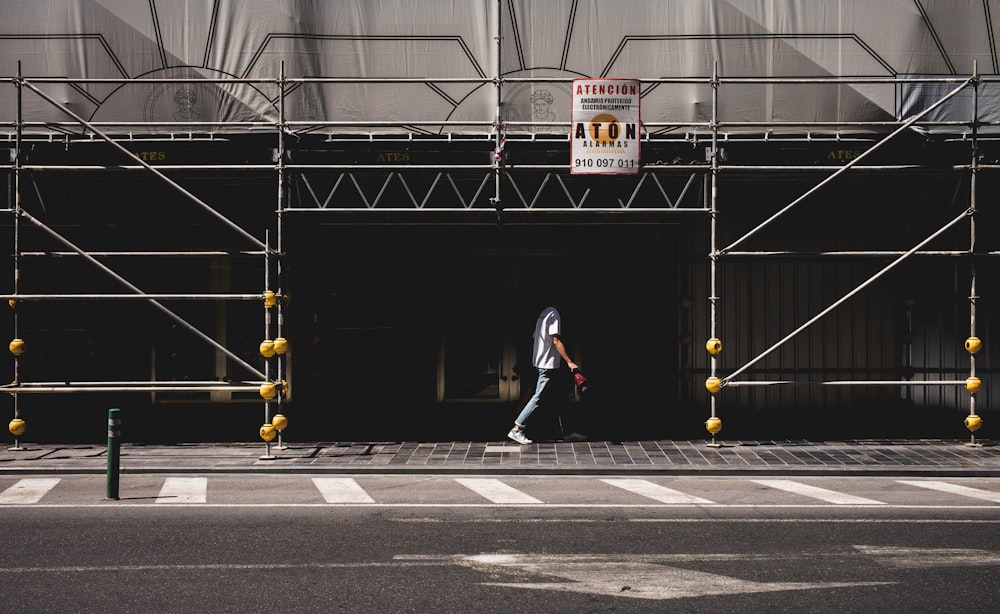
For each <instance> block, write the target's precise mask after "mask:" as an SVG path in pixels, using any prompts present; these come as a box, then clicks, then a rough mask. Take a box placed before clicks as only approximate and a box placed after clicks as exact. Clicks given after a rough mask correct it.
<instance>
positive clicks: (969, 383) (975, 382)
mask: <svg viewBox="0 0 1000 614" xmlns="http://www.w3.org/2000/svg"><path fill="white" fill-rule="evenodd" d="M982 387H983V382H982V381H981V380H980V379H979V378H978V377H969V378H966V380H965V389H966V390H968V391H969V392H979V389H980V388H982Z"/></svg>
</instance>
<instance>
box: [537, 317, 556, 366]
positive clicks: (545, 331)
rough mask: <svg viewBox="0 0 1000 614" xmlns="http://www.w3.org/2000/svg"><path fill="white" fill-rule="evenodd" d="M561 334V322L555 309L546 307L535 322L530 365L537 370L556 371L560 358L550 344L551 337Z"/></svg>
mask: <svg viewBox="0 0 1000 614" xmlns="http://www.w3.org/2000/svg"><path fill="white" fill-rule="evenodd" d="M560 334H562V321H561V318H560V317H559V312H558V311H556V308H555V307H546V308H545V309H544V310H542V313H541V315H539V316H538V320H536V321H535V344H534V351H533V353H532V356H533V361H532V364H534V365H535V367H536V368H538V369H556V368H558V367H559V366H560V365H562V358H561V357H560V356H559V352H558V351H557V350H556V347H555V344H554V343H552V335H560Z"/></svg>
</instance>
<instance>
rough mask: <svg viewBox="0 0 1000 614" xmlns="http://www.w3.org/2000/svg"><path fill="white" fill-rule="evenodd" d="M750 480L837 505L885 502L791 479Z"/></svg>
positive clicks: (882, 503) (881, 503) (879, 503)
mask: <svg viewBox="0 0 1000 614" xmlns="http://www.w3.org/2000/svg"><path fill="white" fill-rule="evenodd" d="M750 481H751V482H754V483H756V484H761V485H763V486H768V487H770V488H777V489H778V490H783V491H785V492H790V493H795V494H797V495H803V496H806V497H812V498H813V499H819V500H820V501H826V502H827V503H835V504H837V505H885V503H884V502H882V501H876V500H874V499H866V498H864V497H857V496H855V495H848V494H844V493H842V492H837V491H835V490H828V489H826V488H819V487H818V486H810V485H808V484H802V483H800V482H793V481H791V480H750Z"/></svg>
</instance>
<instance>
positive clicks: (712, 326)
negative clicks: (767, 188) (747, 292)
mask: <svg viewBox="0 0 1000 614" xmlns="http://www.w3.org/2000/svg"><path fill="white" fill-rule="evenodd" d="M718 121H719V63H718V62H716V63H715V65H714V67H713V68H712V151H711V158H712V175H711V182H712V189H711V214H710V218H709V223H710V224H711V230H710V234H711V237H710V241H711V248H710V249H711V251H710V253H709V267H710V277H711V279H710V281H709V289H710V296H709V297H708V302H709V309H710V318H709V335H710V337H711V339H718V338H719V335H718V309H719V305H718V302H719V288H718V273H719V250H718V236H719V235H718V224H719V221H718V217H719V207H718V196H719V185H718V182H719V128H718ZM720 347H721V344H720ZM709 362H710V363H711V364H710V368H709V378H708V380H707V383H706V387H707V388H708V390H709V392H711V393H712V394H711V395H710V397H709V403H710V404H711V414H710V416H709V419H708V421H707V422H706V423H705V426H706V428H707V429H708V432H709V433H711V435H712V441H711V443H709V444H708V445H709V446H712V447H717V446H718V445H719V444H718V443H716V441H715V436H716V434H717V433H718V432H719V431H720V430H721V429H722V421H721V420H720V419H719V417H718V416H717V415H716V411H717V403H718V398H717V395H716V394H715V393H716V392H718V391H719V389H718V388H717V387H716V382H717V381H718V369H719V359H718V357H717V352H712V353H710V355H709Z"/></svg>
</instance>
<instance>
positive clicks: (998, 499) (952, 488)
mask: <svg viewBox="0 0 1000 614" xmlns="http://www.w3.org/2000/svg"><path fill="white" fill-rule="evenodd" d="M896 481H897V482H899V483H900V484H907V485H909V486H919V487H920V488H928V489H930V490H939V491H941V492H946V493H949V494H952V495H962V496H963V497H972V498H973V499H983V500H984V501H992V502H994V503H1000V492H992V491H989V490H982V489H981V488H970V487H968V486H959V485H958V484H949V483H947V482H936V481H933V480H928V481H926V482H918V481H916V480H896Z"/></svg>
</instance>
